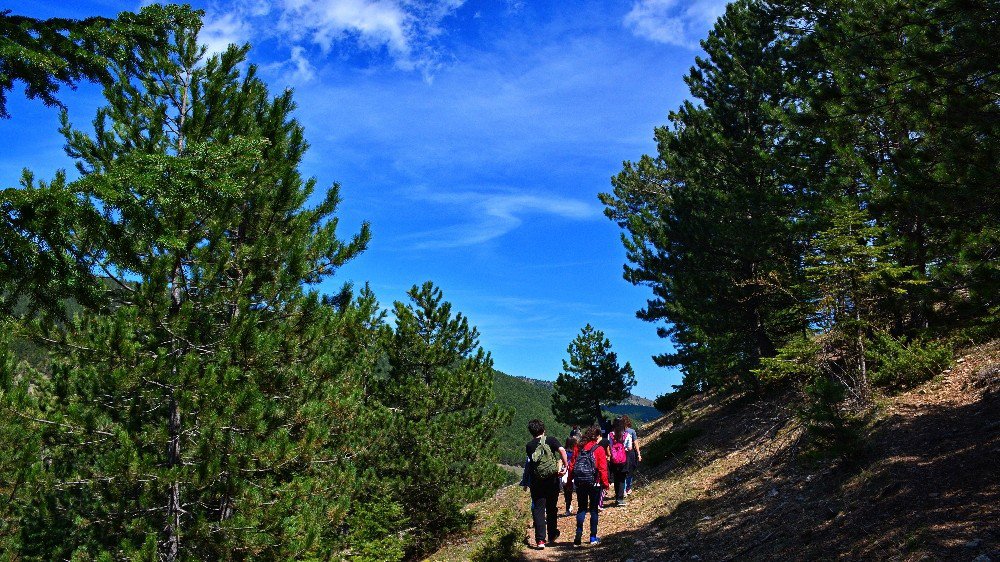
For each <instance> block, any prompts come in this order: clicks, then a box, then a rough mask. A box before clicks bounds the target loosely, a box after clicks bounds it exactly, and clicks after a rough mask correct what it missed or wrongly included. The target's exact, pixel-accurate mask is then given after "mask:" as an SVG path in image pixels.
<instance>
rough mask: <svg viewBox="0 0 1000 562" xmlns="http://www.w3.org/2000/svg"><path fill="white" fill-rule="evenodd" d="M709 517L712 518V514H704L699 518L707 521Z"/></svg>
mask: <svg viewBox="0 0 1000 562" xmlns="http://www.w3.org/2000/svg"><path fill="white" fill-rule="evenodd" d="M711 518H712V516H711V515H706V516H704V517H702V518H701V520H702V521H708V520H709V519H711Z"/></svg>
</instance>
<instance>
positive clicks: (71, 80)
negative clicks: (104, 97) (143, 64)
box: [0, 5, 200, 118]
mask: <svg viewBox="0 0 1000 562" xmlns="http://www.w3.org/2000/svg"><path fill="white" fill-rule="evenodd" d="M199 15H200V12H192V11H191V8H190V7H189V6H187V5H185V6H176V5H170V6H161V5H153V6H146V7H144V8H143V9H142V11H140V12H139V13H138V14H133V13H130V12H122V13H121V14H119V15H118V18H117V19H114V20H112V19H107V18H99V17H93V18H87V19H84V20H71V19H63V18H52V19H47V20H37V19H34V18H29V17H24V16H16V15H11V13H10V10H2V11H0V118H7V117H10V115H9V114H8V113H7V92H8V91H10V90H11V89H12V88H13V86H14V82H15V81H21V82H24V84H25V94H26V95H27V96H28V98H31V99H36V98H37V99H41V100H42V102H44V103H45V105H49V106H53V105H55V106H59V107H62V104H61V103H60V102H59V100H58V99H57V98H56V93H57V92H58V91H59V87H60V85H65V86H69V87H71V88H74V87H76V84H77V83H78V82H80V81H81V80H93V81H99V82H101V83H103V84H105V85H108V84H110V83H111V82H112V81H113V80H114V75H113V73H112V72H111V71H110V67H112V66H113V65H115V64H119V65H123V66H124V67H126V68H129V69H135V68H136V67H137V66H138V64H139V59H138V57H137V51H138V50H140V49H143V48H161V47H163V46H165V45H166V44H167V31H168V30H169V29H170V28H171V27H172V26H174V25H178V24H183V25H193V24H194V23H195V22H196V21H197V19H198V16H199Z"/></svg>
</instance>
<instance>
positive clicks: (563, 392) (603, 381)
mask: <svg viewBox="0 0 1000 562" xmlns="http://www.w3.org/2000/svg"><path fill="white" fill-rule="evenodd" d="M566 352H567V353H568V354H569V361H567V360H565V359H563V371H562V372H561V373H559V377H558V378H557V379H556V382H555V385H554V390H555V391H554V392H553V393H552V413H553V414H555V416H556V419H557V420H558V421H560V422H562V423H565V424H581V425H583V424H590V423H594V421H595V420H600V419H602V418H603V416H604V414H603V411H602V410H601V405H602V404H609V405H611V404H618V403H619V402H621V401H622V400H625V399H626V398H628V397H629V393H630V392H631V391H632V387H634V386H635V373H634V372H633V371H632V365H630V364H629V363H628V362H626V363H625V365H618V354H616V353H615V352H614V351H611V341H610V340H609V339H608V338H606V337H605V336H604V332H602V331H600V330H595V329H594V327H593V326H591V325H590V324H587V325H586V326H584V327H583V329H582V330H580V334H579V335H578V336H576V338H574V339H573V341H572V342H570V344H569V347H567V348H566Z"/></svg>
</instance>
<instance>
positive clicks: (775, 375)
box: [753, 336, 823, 384]
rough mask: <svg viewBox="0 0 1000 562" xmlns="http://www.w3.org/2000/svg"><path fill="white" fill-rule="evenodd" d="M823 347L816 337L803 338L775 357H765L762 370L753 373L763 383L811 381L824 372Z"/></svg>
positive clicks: (780, 350)
mask: <svg viewBox="0 0 1000 562" xmlns="http://www.w3.org/2000/svg"><path fill="white" fill-rule="evenodd" d="M821 351H822V345H821V343H820V341H819V340H818V339H817V338H815V337H809V336H802V337H797V338H794V339H792V340H791V341H789V342H788V343H787V344H785V345H784V346H782V347H781V349H779V350H778V353H777V355H775V356H774V357H765V358H763V359H761V361H760V368H759V369H755V370H754V371H753V373H754V375H756V376H757V378H758V379H760V381H761V382H763V383H765V384H768V383H781V382H784V381H809V380H812V379H814V378H816V377H817V376H819V375H820V374H821V373H822V371H823V366H822V364H821V359H820V353H821Z"/></svg>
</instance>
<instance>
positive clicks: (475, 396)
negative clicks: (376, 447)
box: [371, 282, 510, 555]
mask: <svg viewBox="0 0 1000 562" xmlns="http://www.w3.org/2000/svg"><path fill="white" fill-rule="evenodd" d="M408 294H409V296H410V302H408V303H403V302H396V303H395V304H394V316H395V319H396V326H395V329H394V330H393V331H392V332H391V333H387V334H386V335H385V349H384V353H385V355H386V359H387V361H386V363H387V364H386V367H385V368H386V372H385V373H384V374H383V375H382V376H381V377H380V378H379V379H378V380H376V381H375V384H374V385H373V392H372V393H371V398H372V399H373V401H377V403H378V404H379V405H380V406H381V407H383V408H385V409H386V410H387V411H388V412H389V414H388V418H387V423H388V430H387V434H388V436H389V437H388V441H387V443H386V445H385V446H384V447H383V448H381V450H380V451H378V452H376V453H374V456H375V458H376V459H377V462H379V466H381V467H383V468H382V469H381V471H380V472H379V474H378V476H379V478H382V479H385V481H386V482H387V483H388V486H389V488H390V491H389V493H390V494H391V497H392V498H393V499H394V501H396V502H398V503H399V504H401V505H402V506H403V507H404V514H405V516H406V518H407V520H408V521H409V524H410V526H411V532H410V539H411V541H412V542H411V543H410V545H409V552H408V554H411V555H412V554H419V553H423V552H427V551H428V550H430V549H432V548H434V547H435V546H437V543H438V542H439V541H440V539H441V538H442V537H443V536H444V535H445V534H447V533H449V532H451V531H454V530H457V529H461V528H466V527H467V526H468V525H469V524H470V522H471V520H470V516H469V514H467V513H465V512H464V511H463V509H464V507H465V505H466V504H467V503H469V502H472V501H476V500H479V499H482V498H483V497H485V495H486V494H488V493H490V492H492V491H493V490H495V489H496V488H497V487H498V486H499V484H500V483H502V482H503V481H504V477H505V472H504V470H503V469H502V468H500V467H499V466H498V465H497V460H498V444H497V438H496V433H497V428H498V427H501V426H504V425H506V424H507V423H509V420H510V413H509V412H506V411H501V409H500V408H499V407H498V406H496V405H495V404H494V403H493V384H494V382H493V377H494V374H493V360H492V358H491V357H490V355H489V354H488V353H486V352H485V351H483V349H482V348H481V347H479V333H478V331H477V330H476V329H475V328H473V327H470V326H469V323H468V319H467V318H465V317H464V316H463V315H462V314H461V313H458V314H453V313H452V310H451V304H450V303H448V302H446V301H444V300H443V295H442V292H441V290H440V289H439V288H437V287H435V286H434V285H433V284H431V283H430V282H428V283H424V284H423V285H422V286H420V287H417V286H414V287H413V288H412V289H410V291H409V293H408Z"/></svg>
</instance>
